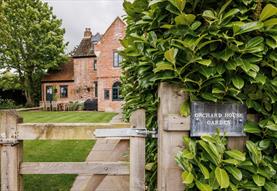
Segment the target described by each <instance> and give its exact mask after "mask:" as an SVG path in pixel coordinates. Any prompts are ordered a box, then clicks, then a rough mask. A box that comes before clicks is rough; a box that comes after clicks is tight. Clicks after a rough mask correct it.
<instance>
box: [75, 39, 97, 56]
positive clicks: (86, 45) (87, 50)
mask: <svg viewBox="0 0 277 191" xmlns="http://www.w3.org/2000/svg"><path fill="white" fill-rule="evenodd" d="M93 46H94V45H93V43H92V41H91V38H83V39H82V41H81V43H80V45H79V46H78V47H77V49H76V50H75V52H74V54H73V57H74V58H76V57H77V58H78V57H95V53H94V47H93Z"/></svg>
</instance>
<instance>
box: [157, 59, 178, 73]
mask: <svg viewBox="0 0 277 191" xmlns="http://www.w3.org/2000/svg"><path fill="white" fill-rule="evenodd" d="M165 70H174V68H173V66H172V64H170V63H169V62H163V61H161V62H159V63H157V64H156V68H155V69H154V73H157V72H160V71H165Z"/></svg>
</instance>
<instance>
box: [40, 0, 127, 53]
mask: <svg viewBox="0 0 277 191" xmlns="http://www.w3.org/2000/svg"><path fill="white" fill-rule="evenodd" d="M43 1H44V2H47V3H48V4H49V5H50V6H52V7H53V10H54V14H55V15H57V17H58V18H60V19H62V20H63V27H64V28H65V30H66V34H65V40H66V41H68V42H69V46H68V50H67V51H68V52H69V51H71V50H72V49H73V48H74V47H75V46H76V45H78V43H79V42H80V40H81V38H82V36H83V31H84V29H85V28H86V27H90V28H91V29H92V32H93V33H94V34H95V33H97V32H100V33H104V32H105V30H106V29H107V28H108V27H109V25H110V24H111V23H112V22H113V20H114V19H115V18H116V17H117V16H122V15H124V14H125V13H124V11H123V6H122V3H123V0H113V1H111V0H81V1H80V0H79V1H78V0H75V1H73V0H43Z"/></svg>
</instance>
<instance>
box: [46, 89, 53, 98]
mask: <svg viewBox="0 0 277 191" xmlns="http://www.w3.org/2000/svg"><path fill="white" fill-rule="evenodd" d="M53 93H54V92H53V86H46V101H52V100H53Z"/></svg>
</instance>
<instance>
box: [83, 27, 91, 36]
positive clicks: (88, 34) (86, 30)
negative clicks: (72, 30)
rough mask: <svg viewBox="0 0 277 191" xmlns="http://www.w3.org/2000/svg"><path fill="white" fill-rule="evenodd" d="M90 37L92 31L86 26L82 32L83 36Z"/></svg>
mask: <svg viewBox="0 0 277 191" xmlns="http://www.w3.org/2000/svg"><path fill="white" fill-rule="evenodd" d="M91 37H92V32H91V29H90V28H86V29H85V32H84V38H91Z"/></svg>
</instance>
